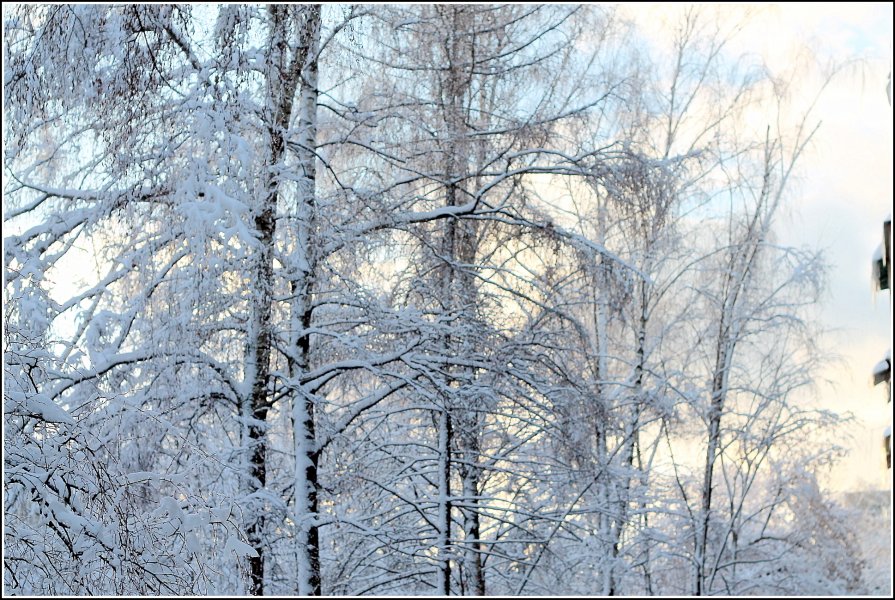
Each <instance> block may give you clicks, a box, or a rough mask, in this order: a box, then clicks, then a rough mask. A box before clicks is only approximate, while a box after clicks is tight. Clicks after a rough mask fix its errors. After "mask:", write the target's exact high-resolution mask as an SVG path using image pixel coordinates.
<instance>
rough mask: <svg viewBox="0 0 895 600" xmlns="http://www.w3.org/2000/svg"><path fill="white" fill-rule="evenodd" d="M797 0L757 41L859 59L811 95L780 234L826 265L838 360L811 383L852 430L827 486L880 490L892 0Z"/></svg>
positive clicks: (886, 418)
mask: <svg viewBox="0 0 895 600" xmlns="http://www.w3.org/2000/svg"><path fill="white" fill-rule="evenodd" d="M806 6H808V5H804V4H802V5H785V6H780V7H779V9H778V11H777V14H778V15H779V17H778V18H776V19H775V18H774V17H771V18H770V19H769V21H770V22H769V23H768V24H766V25H765V26H764V27H763V29H764V30H765V32H766V33H765V35H764V36H761V37H762V38H763V42H764V43H765V45H767V43H766V42H767V40H770V39H789V40H790V41H791V42H795V40H798V39H800V38H801V39H809V40H810V39H812V38H813V39H815V40H817V41H818V42H820V43H821V44H823V45H825V46H828V47H831V48H832V49H833V51H834V53H835V55H836V56H850V55H853V54H859V55H863V56H864V57H866V60H865V62H864V63H863V64H859V65H856V67H855V68H853V69H851V70H850V72H846V73H843V75H842V76H841V77H840V78H839V79H837V80H834V82H833V84H832V85H831V86H830V88H828V89H827V90H826V92H825V94H824V95H823V96H822V97H821V99H820V102H819V104H818V106H817V117H818V118H819V119H820V121H821V127H820V129H819V130H818V134H817V137H816V138H815V143H814V147H813V148H812V151H811V152H810V153H809V154H808V155H806V156H805V161H804V163H803V164H802V174H803V176H802V180H801V181H800V182H799V184H798V186H797V192H798V193H797V194H796V195H795V197H794V200H795V204H794V207H793V208H794V210H793V212H792V213H791V215H790V216H789V219H788V223H787V224H788V227H787V228H786V230H785V231H784V232H782V235H784V236H787V237H789V238H790V239H792V241H793V242H795V243H801V244H812V245H816V246H819V247H821V248H823V249H824V250H825V252H826V256H827V261H828V262H829V263H830V267H831V272H830V274H829V287H828V292H827V295H826V298H825V302H824V304H823V306H822V307H821V315H822V318H823V320H824V322H825V324H826V325H827V327H829V328H831V329H832V331H831V332H830V334H829V335H828V336H827V339H826V340H825V347H826V348H827V350H828V352H830V354H831V355H834V354H838V355H839V356H840V357H841V361H840V362H838V364H834V365H831V367H830V368H829V370H828V372H827V373H825V375H826V376H827V377H829V379H830V380H832V382H833V386H831V387H824V388H821V389H820V391H819V392H820V401H821V404H822V405H823V406H825V407H826V408H829V409H832V410H836V411H839V412H851V413H852V414H853V415H854V417H855V422H854V423H853V425H852V426H851V427H849V428H848V430H849V432H850V433H851V434H852V438H851V439H850V440H845V442H846V445H847V446H849V447H850V449H851V452H850V454H849V456H848V457H847V458H846V459H845V461H844V462H843V463H842V464H841V465H840V466H839V467H838V468H837V469H835V470H834V472H833V474H832V477H831V480H830V484H831V486H832V487H834V488H839V489H866V488H885V487H889V486H891V471H887V470H886V468H885V462H884V454H883V450H882V449H883V441H882V440H883V429H884V428H885V426H886V425H888V424H891V422H892V420H891V409H892V405H891V404H889V403H887V402H886V395H885V390H884V386H882V385H881V386H876V387H874V386H873V385H872V380H871V372H872V369H873V367H874V365H875V364H876V363H877V362H879V361H880V360H881V359H882V358H883V356H884V354H885V352H886V351H887V350H888V349H890V348H891V347H892V318H891V314H892V313H891V306H892V305H891V296H890V292H888V291H884V292H881V293H878V294H875V293H874V292H873V288H872V285H871V264H872V260H871V259H872V256H873V253H874V250H875V249H876V247H877V246H878V245H879V244H880V243H882V241H883V232H882V228H883V220H884V219H885V217H886V216H887V215H890V214H891V203H892V107H891V104H890V103H889V99H888V96H887V94H886V85H887V81H888V77H889V73H890V72H891V69H892V60H891V57H892V4H881V3H879V4H867V5H852V4H849V5H843V4H836V5H826V4H822V3H818V4H815V5H811V6H812V8H806ZM790 31H791V32H792V35H787V34H788V32H790ZM760 35H761V34H760V33H759V36H760ZM760 43H762V42H761V41H760ZM796 43H797V42H796ZM775 58H782V57H775Z"/></svg>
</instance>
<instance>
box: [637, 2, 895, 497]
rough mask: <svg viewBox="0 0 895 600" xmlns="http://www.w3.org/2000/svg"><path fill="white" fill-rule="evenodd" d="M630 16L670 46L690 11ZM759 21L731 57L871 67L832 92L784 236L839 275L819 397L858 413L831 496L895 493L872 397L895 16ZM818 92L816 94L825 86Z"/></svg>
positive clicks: (887, 314) (784, 7)
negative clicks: (666, 29) (809, 58)
mask: <svg viewBox="0 0 895 600" xmlns="http://www.w3.org/2000/svg"><path fill="white" fill-rule="evenodd" d="M623 8H624V10H626V11H628V14H629V15H630V16H631V17H632V18H633V19H635V20H636V21H638V23H639V24H640V25H641V26H642V27H643V28H644V29H645V30H646V31H647V32H649V33H650V35H656V36H661V35H665V34H663V33H662V30H661V29H660V28H661V27H662V25H663V21H669V22H673V21H674V18H675V12H676V11H680V10H682V7H681V6H680V5H670V6H669V5H654V6H649V7H645V6H644V5H642V4H637V5H626V6H624V7H623ZM741 9H743V6H742V5H740V6H738V7H735V8H734V10H741ZM748 9H749V10H750V11H752V12H753V15H752V19H751V22H750V24H749V25H748V26H747V27H746V28H745V29H744V30H743V31H742V32H741V34H740V36H739V37H738V38H737V39H736V40H735V42H734V46H733V48H732V49H733V50H735V51H740V52H749V53H759V54H761V56H762V57H763V58H764V60H765V61H766V63H767V64H768V66H769V67H770V68H771V70H772V71H774V70H777V69H783V68H784V67H785V66H786V65H787V64H788V63H791V61H792V60H793V59H794V58H796V57H797V56H802V57H804V56H805V55H806V53H810V52H819V53H821V54H824V55H826V56H829V57H832V58H833V59H834V60H838V61H842V60H844V59H845V58H846V57H853V56H857V57H861V58H862V60H860V61H859V62H856V63H854V64H853V65H852V66H851V67H849V68H848V69H845V70H844V71H843V72H841V73H840V75H839V76H838V77H837V78H835V79H834V80H833V81H832V83H831V85H830V86H829V87H828V88H827V89H826V90H825V92H824V94H823V95H822V96H821V98H820V100H819V102H818V104H817V105H816V107H815V112H814V122H817V121H820V123H821V125H820V129H819V130H818V132H817V134H816V136H815V138H814V142H813V145H812V147H811V148H810V149H809V151H808V152H807V154H805V155H804V156H803V157H802V159H801V160H802V162H801V166H800V168H799V178H798V179H797V181H796V182H795V186H794V191H793V194H792V195H791V199H790V204H789V209H788V210H787V212H786V214H785V215H784V219H783V220H782V221H781V222H780V226H781V227H780V228H779V230H778V232H777V233H778V235H779V236H780V240H781V242H784V243H786V242H788V243H791V244H795V245H810V246H814V247H819V248H822V249H823V250H824V251H825V256H826V260H827V262H828V263H829V265H830V272H829V278H828V291H827V293H826V296H825V298H824V302H823V305H822V306H821V307H820V316H821V319H822V321H823V323H824V325H825V327H826V328H827V329H828V330H829V333H828V334H827V335H826V336H825V338H824V339H823V348H824V350H825V352H826V353H827V354H828V356H829V358H834V357H835V358H837V360H835V361H831V364H830V365H829V367H828V368H827V369H826V370H825V371H824V373H823V377H825V378H827V379H829V380H830V385H822V386H820V387H819V388H818V389H817V390H815V393H816V394H817V400H818V403H819V404H820V405H821V406H822V407H824V408H826V409H829V410H833V411H836V412H839V413H841V414H847V413H850V414H851V415H852V416H853V417H854V421H853V422H852V423H851V424H850V425H849V426H848V427H847V428H846V434H847V435H845V436H843V438H841V439H837V440H835V442H836V443H839V444H842V445H844V446H846V447H847V448H848V449H849V454H848V456H847V457H846V458H845V459H844V460H843V462H842V463H841V464H840V465H839V466H837V467H835V468H834V469H833V471H832V472H831V473H829V480H828V481H827V484H828V485H829V486H830V487H831V488H832V489H835V490H861V489H872V488H876V489H885V488H890V487H891V473H892V472H891V471H890V470H887V469H886V468H885V458H884V454H883V430H884V428H885V427H886V426H887V425H889V424H891V422H892V418H891V410H892V405H891V404H888V403H887V402H886V396H885V391H884V386H882V385H880V386H876V387H874V386H873V385H872V381H871V372H872V369H873V367H874V365H875V364H876V363H877V362H879V361H880V360H881V359H882V358H883V356H884V354H885V352H886V351H887V350H888V349H890V348H891V347H892V309H891V306H892V305H891V299H890V298H891V296H890V292H888V291H884V292H881V293H878V294H875V293H874V292H873V291H872V286H871V257H872V256H873V254H874V251H875V249H876V247H877V246H878V245H879V244H880V243H881V242H882V239H883V237H882V236H883V234H882V224H883V220H884V218H885V217H886V216H887V215H890V214H891V203H892V160H893V158H892V127H893V124H892V106H891V104H890V102H889V99H888V97H887V94H886V85H887V81H888V77H889V73H890V72H891V70H892V4H891V3H865V4H854V3H850V4H847V5H846V4H826V3H811V4H807V3H784V4H752V5H749V6H748ZM811 83H812V82H809V85H806V88H810V90H811V91H809V89H806V90H804V93H805V94H808V93H813V90H814V89H816V86H817V85H818V84H819V83H820V80H819V79H816V80H815V81H814V82H813V83H814V86H813V87H812V86H811V85H810V84H811ZM799 91H801V90H799ZM829 441H832V440H829ZM812 442H814V443H826V442H828V440H812Z"/></svg>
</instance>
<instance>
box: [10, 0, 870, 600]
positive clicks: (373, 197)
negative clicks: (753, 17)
mask: <svg viewBox="0 0 895 600" xmlns="http://www.w3.org/2000/svg"><path fill="white" fill-rule="evenodd" d="M748 12H749V11H748V10H745V9H742V10H740V9H730V10H721V9H719V7H713V6H708V5H704V6H697V7H690V8H686V9H685V10H681V11H679V13H680V14H679V18H678V19H676V20H674V21H670V22H668V23H666V24H665V26H664V30H663V31H664V35H662V36H655V35H646V34H645V33H644V31H643V30H642V28H641V26H640V25H639V24H638V23H637V22H636V21H635V20H632V19H630V18H628V17H626V16H625V15H624V14H623V13H622V11H621V10H620V9H619V8H618V7H613V6H608V5H538V4H524V5H523V4H509V5H497V4H464V5H455V4H422V5H412V4H401V5H347V4H344V5H335V4H332V5H310V4H305V5H300V4H271V5H237V4H226V5H203V4H185V5H163V4H152V5H132V4H115V5H86V4H85V5H81V4H70V5H66V4H54V5H41V4H29V5H18V6H16V7H14V8H11V9H4V17H3V20H4V41H3V43H4V80H3V86H4V98H5V102H4V110H3V128H4V165H3V230H4V231H3V236H4V238H3V256H4V292H3V293H4V296H3V298H4V299H3V327H4V334H3V355H4V361H3V367H4V371H3V377H4V379H3V406H4V408H3V411H4V412H3V415H4V416H3V418H4V427H3V486H4V500H3V502H4V513H3V514H4V517H3V519H4V530H3V589H4V593H9V594H15V595H32V594H36V595H46V594H50V595H111V594H115V595H119V594H124V595H209V594H228V595H286V596H293V595H303V596H304V595H333V596H335V595H376V594H393V595H441V596H447V595H523V596H524V595H573V594H577V595H602V596H605V595H663V594H664V595H790V594H807V595H815V594H833V595H844V594H862V593H867V592H866V587H865V583H864V579H863V575H862V568H863V566H862V562H861V556H860V552H859V551H858V542H859V540H858V539H856V536H855V532H854V528H853V527H852V526H851V523H850V518H849V516H848V513H847V511H846V510H845V509H844V508H843V507H842V506H841V505H839V504H838V503H837V502H836V500H835V499H834V498H832V497H831V496H830V495H829V494H827V493H826V492H825V491H824V488H823V486H822V485H821V480H820V477H821V473H822V472H823V471H824V469H827V468H828V467H829V465H830V464H832V463H833V462H834V461H835V460H836V459H837V456H838V455H839V454H838V448H837V446H836V444H835V443H834V442H833V441H822V440H835V439H836V435H837V431H838V428H839V427H840V425H841V422H840V421H841V418H840V417H839V416H838V415H837V414H835V413H833V412H830V411H828V410H824V409H822V408H821V407H819V406H817V405H816V403H813V402H812V390H813V389H814V387H815V384H816V382H817V380H818V378H819V377H820V376H821V375H822V369H823V368H824V360H825V359H824V355H823V352H821V351H820V350H819V349H818V347H817V340H818V336H819V335H820V329H821V324H820V323H819V322H818V320H817V318H816V306H817V303H818V301H819V299H820V298H821V297H822V294H823V293H824V289H825V287H824V286H825V274H826V269H827V263H826V260H825V258H824V255H823V254H822V253H821V252H820V251H819V250H818V249H815V248H811V247H792V246H789V245H786V244H784V243H781V242H780V237H779V231H778V229H777V227H778V222H779V220H780V217H781V214H783V213H784V212H785V211H786V210H787V203H788V202H789V201H791V198H792V197H793V194H795V193H797V187H796V186H794V185H793V182H794V180H795V179H796V178H797V177H798V176H800V175H803V173H801V172H800V171H799V168H798V166H799V164H800V163H799V159H800V157H802V156H803V154H804V153H805V152H806V149H807V148H809V147H810V144H811V142H812V138H813V136H814V134H815V132H816V131H817V127H818V125H819V122H818V119H817V118H816V117H815V116H814V114H813V113H812V108H813V106H814V102H815V101H816V100H817V98H818V96H819V95H820V94H822V93H823V91H824V87H825V85H826V84H827V83H828V82H829V81H830V80H831V78H833V77H835V76H836V73H837V72H838V70H839V68H840V63H836V64H834V63H832V62H829V61H827V62H824V60H823V57H811V58H812V59H814V60H813V62H811V61H809V62H808V63H803V64H793V65H792V66H791V70H789V71H786V72H774V71H772V70H771V69H770V68H769V67H768V65H766V64H764V63H763V61H762V60H761V57H760V56H757V55H755V54H748V53H740V52H739V51H738V50H737V49H736V48H737V46H736V44H734V43H733V40H736V36H737V35H738V33H739V32H740V30H741V27H742V23H743V22H744V20H746V19H749V18H750V15H749V14H748ZM812 68H813V69H815V70H816V71H817V72H820V73H822V76H821V77H820V78H819V80H818V79H817V78H815V79H810V78H808V77H807V76H806V75H805V73H807V72H808V70H809V69H812ZM817 81H820V84H819V85H814V83H816V82H817ZM812 82H814V83H812Z"/></svg>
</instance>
